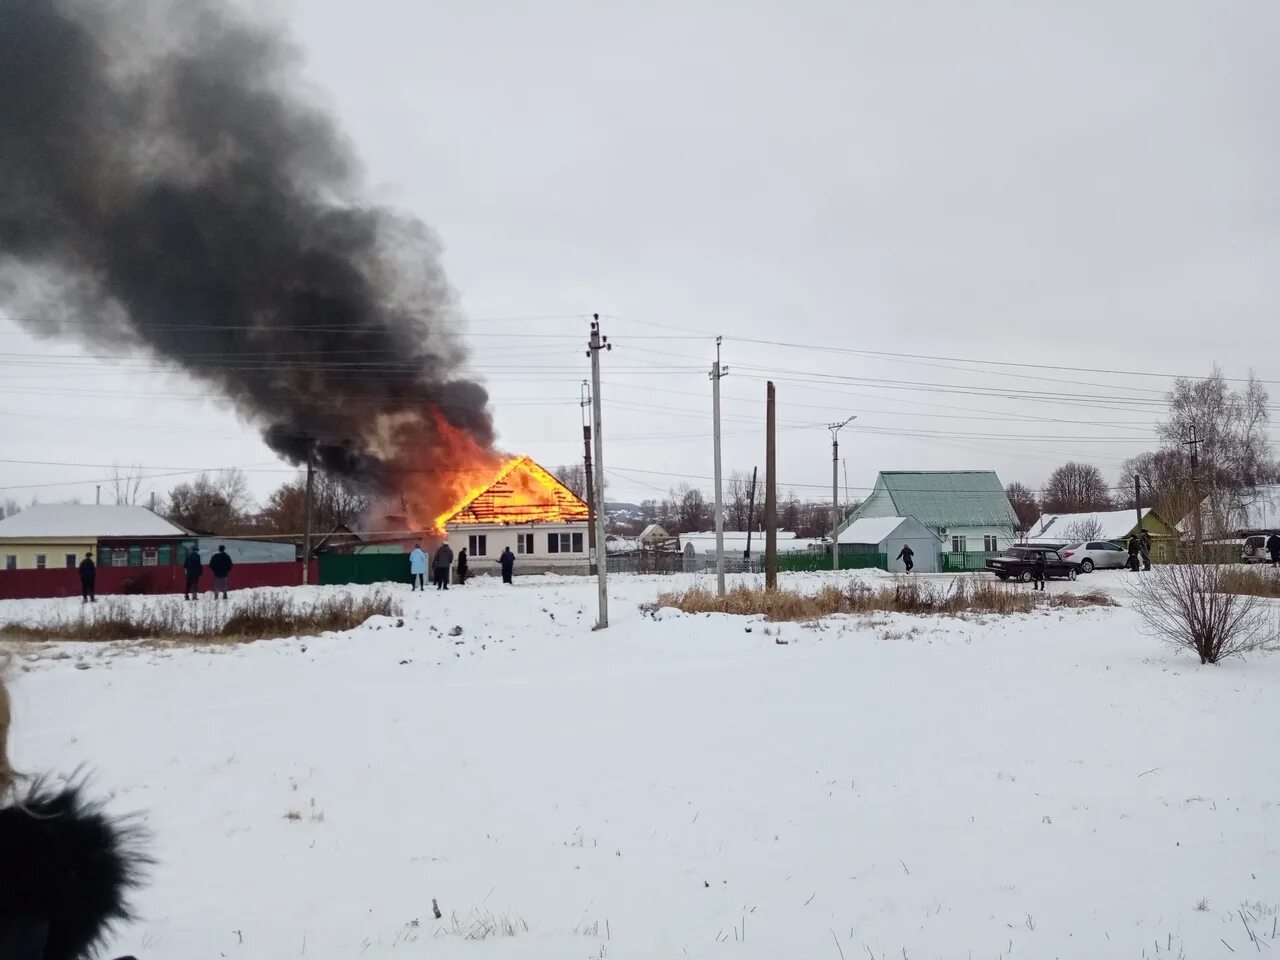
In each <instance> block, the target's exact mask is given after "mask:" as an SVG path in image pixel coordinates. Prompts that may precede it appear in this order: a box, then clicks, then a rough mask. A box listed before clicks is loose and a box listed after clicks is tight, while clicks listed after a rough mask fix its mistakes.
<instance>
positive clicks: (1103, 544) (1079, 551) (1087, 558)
mask: <svg viewBox="0 0 1280 960" xmlns="http://www.w3.org/2000/svg"><path fill="white" fill-rule="evenodd" d="M1058 552H1059V553H1061V554H1062V559H1064V560H1071V561H1073V562H1075V563H1078V564H1080V572H1081V573H1093V571H1094V570H1123V569H1124V567H1125V565H1126V564H1127V563H1128V562H1129V551H1128V550H1126V549H1125V548H1124V547H1122V546H1120V544H1118V543H1112V542H1111V541H1110V540H1091V541H1090V542H1089V543H1076V544H1072V545H1071V546H1069V547H1063V548H1062V549H1061V550H1059V551H1058Z"/></svg>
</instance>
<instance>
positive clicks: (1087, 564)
mask: <svg viewBox="0 0 1280 960" xmlns="http://www.w3.org/2000/svg"><path fill="white" fill-rule="evenodd" d="M1080 572H1081V573H1093V561H1092V560H1088V559H1086V560H1084V561H1083V562H1082V563H1081V564H1080Z"/></svg>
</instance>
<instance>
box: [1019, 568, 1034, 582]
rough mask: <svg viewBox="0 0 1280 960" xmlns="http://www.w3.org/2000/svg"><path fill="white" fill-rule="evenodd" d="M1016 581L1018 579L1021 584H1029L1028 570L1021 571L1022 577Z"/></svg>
mask: <svg viewBox="0 0 1280 960" xmlns="http://www.w3.org/2000/svg"><path fill="white" fill-rule="evenodd" d="M1018 579H1019V580H1021V581H1022V582H1023V583H1030V582H1031V571H1030V570H1023V571H1022V576H1020V577H1018Z"/></svg>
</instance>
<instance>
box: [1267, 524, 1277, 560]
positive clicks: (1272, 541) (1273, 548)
mask: <svg viewBox="0 0 1280 960" xmlns="http://www.w3.org/2000/svg"><path fill="white" fill-rule="evenodd" d="M1267 552H1268V553H1269V554H1271V565H1272V566H1273V567H1280V531H1273V532H1272V534H1271V536H1269V537H1267Z"/></svg>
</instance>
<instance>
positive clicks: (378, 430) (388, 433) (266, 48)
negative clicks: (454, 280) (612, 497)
mask: <svg viewBox="0 0 1280 960" xmlns="http://www.w3.org/2000/svg"><path fill="white" fill-rule="evenodd" d="M300 89H301V83H300V80H299V73H298V58H297V55H296V52H295V51H294V49H293V48H292V47H291V46H290V45H289V44H288V43H287V42H286V41H285V40H284V39H282V38H281V37H280V36H279V35H278V34H277V33H275V32H274V31H272V30H270V29H267V28H266V27H263V26H261V25H259V24H256V23H251V22H249V21H247V20H244V19H242V18H239V17H237V16H236V15H233V14H232V13H231V12H230V11H229V10H228V9H225V8H223V7H222V6H220V5H219V4H217V3H215V2H212V0H172V2H171V3H169V4H163V3H156V2H154V0H151V2H131V0H84V2H71V0H67V2H56V0H0V303H2V304H3V305H4V307H5V308H6V311H7V312H8V313H11V314H13V315H16V316H17V317H18V318H19V319H20V321H21V322H24V323H27V324H28V325H29V326H30V327H31V328H32V329H34V330H36V331H38V332H39V333H40V334H42V335H50V336H73V337H76V338H78V339H79V340H81V341H82V342H85V343H88V344H92V345H94V346H110V347H112V348H114V351H115V352H117V353H118V352H124V351H142V352H146V351H151V352H153V353H154V354H156V355H159V356H161V357H165V358H168V359H170V360H172V361H175V362H176V363H177V364H179V365H180V366H181V367H182V368H183V369H184V370H185V371H187V372H189V373H190V374H191V375H192V377H193V378H194V380H195V381H196V382H198V383H201V384H204V385H208V386H209V387H211V388H212V389H213V390H215V391H217V392H218V393H221V394H223V395H225V396H226V397H227V398H228V399H229V400H230V402H231V403H233V404H234V405H235V407H236V409H237V410H238V411H239V413H240V414H241V415H242V416H244V417H245V418H246V419H248V420H249V421H250V422H252V423H254V424H256V425H258V426H260V427H261V428H262V431H263V436H264V438H265V439H266V442H267V443H268V444H269V445H270V446H271V447H272V448H273V449H274V450H276V451H277V452H278V453H280V454H282V455H283V456H285V457H286V458H288V459H289V460H291V461H292V462H295V463H298V462H302V461H304V460H305V459H306V457H307V454H308V452H309V451H312V450H314V451H315V453H316V456H317V460H318V462H319V463H320V465H321V466H322V468H324V469H326V470H327V471H329V472H330V473H333V474H337V475H340V476H344V477H348V478H352V479H354V480H357V481H359V482H361V483H364V484H366V485H368V486H370V487H373V488H378V489H382V490H394V489H397V488H398V487H399V485H400V483H401V481H402V480H403V477H402V476H401V474H402V472H403V471H405V470H407V469H409V465H410V464H411V463H413V464H422V463H424V462H425V463H430V462H432V456H433V454H434V453H436V452H437V451H440V452H441V455H443V450H444V449H447V447H448V444H449V440H450V438H449V437H446V436H443V435H442V434H445V433H447V432H448V430H447V428H442V427H441V423H442V421H443V423H445V424H447V425H449V426H451V427H453V428H457V429H458V430H460V431H462V432H463V433H464V434H466V435H469V437H470V438H471V439H473V440H474V441H476V442H477V443H478V444H479V445H480V446H481V447H483V448H488V447H489V446H490V445H491V444H492V440H493V427H492V422H491V419H490V414H489V409H488V395H487V394H486V392H485V390H484V388H483V387H481V386H480V385H479V384H477V383H474V382H472V381H470V380H467V379H465V378H462V377H460V376H458V371H459V369H460V367H461V365H462V363H463V361H464V359H465V357H464V354H463V351H462V349H461V348H460V346H459V344H458V342H457V340H456V339H455V338H454V337H453V336H452V331H451V329H450V327H451V326H452V325H453V324H456V323H457V322H458V321H457V314H456V313H455V311H454V307H453V303H452V298H451V293H450V290H449V287H448V284H447V283H446V281H445V278H444V275H443V272H442V269H441V266H440V258H439V251H438V247H437V243H436V241H435V239H434V237H433V235H432V233H431V231H430V230H428V229H427V227H426V226H424V225H423V224H422V223H421V222H419V221H418V220H416V219H415V218H413V217H410V216H405V215H403V214H398V213H396V212H393V211H391V210H387V209H383V208H380V207H377V206H372V205H369V204H366V203H362V202H360V199H359V191H358V183H357V181H358V170H357V168H356V164H355V161H354V159H353V156H352V151H351V149H350V147H349V145H348V143H347V142H346V141H345V140H344V138H343V137H342V135H341V134H340V133H339V131H338V130H336V129H335V127H334V125H333V123H332V121H331V120H330V118H329V117H328V116H327V115H326V114H325V113H324V112H323V111H322V110H320V109H318V108H317V107H315V106H314V105H312V104H310V103H308V102H307V101H306V100H305V98H303V97H302V96H301V95H300V94H299V93H298V91H299V90H300ZM455 439H456V438H455Z"/></svg>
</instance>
